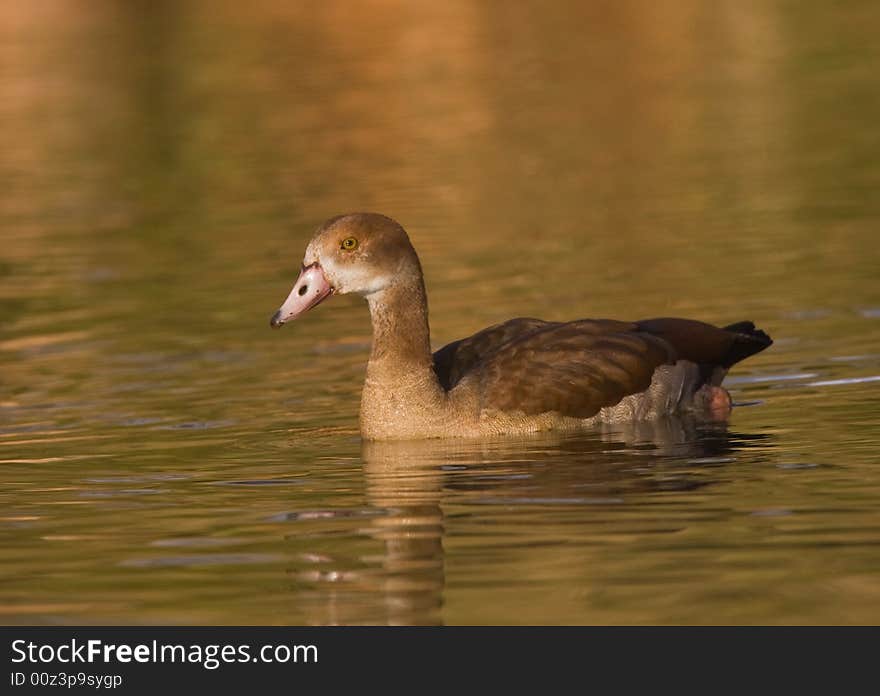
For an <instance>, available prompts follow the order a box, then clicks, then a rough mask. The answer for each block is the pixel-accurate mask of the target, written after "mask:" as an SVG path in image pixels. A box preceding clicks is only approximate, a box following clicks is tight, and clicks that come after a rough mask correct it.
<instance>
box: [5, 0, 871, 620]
mask: <svg viewBox="0 0 880 696" xmlns="http://www.w3.org/2000/svg"><path fill="white" fill-rule="evenodd" d="M878 23H880V6H878V5H877V4H876V3H873V2H869V1H867V0H864V1H858V0H853V1H850V2H844V3H820V2H790V1H788V0H768V1H767V2H744V3H743V2H732V1H722V2H717V3H711V4H706V3H703V2H697V1H696V0H693V1H691V0H682V1H680V2H675V3H662V4H657V3H649V2H638V1H636V0H626V1H624V2H620V1H619V0H614V1H613V2H612V1H610V0H609V1H599V2H590V3H582V2H566V1H564V2H558V3H553V4H552V6H548V5H547V4H546V3H540V2H535V1H532V0H528V1H526V2H517V3H504V2H494V1H493V2H472V1H468V0H451V1H450V2H444V3H426V2H415V3H407V2H398V1H396V0H373V1H369V2H357V3H348V2H333V1H327V0H322V1H321V2H311V1H306V2H296V3H288V2H280V1H278V0H274V1H273V0H253V1H252V2H248V3H240V2H232V1H215V0H211V1H210V2H209V1H207V0H205V1H203V2H197V1H191V0H187V1H174V2H172V1H171V0H162V1H154V2H125V3H120V2H111V1H109V0H107V1H105V0H89V1H88V2H86V1H85V0H54V1H53V2H48V3H35V2H34V3H30V2H6V3H2V4H0V153H2V155H0V318H2V323H0V539H2V542H0V622H3V623H227V624H230V623H232V624H234V623H290V624H300V623H307V624H313V623H319V624H323V623H346V624H347V623H454V624H460V623H465V624H468V623H551V624H558V623H722V622H726V623H731V622H732V623H835V622H841V623H877V622H878V621H880V507H878V500H880V474H878V467H880V461H878V454H877V443H878V438H880V427H878V416H880V402H878V388H880V341H878V339H880V283H878V268H880V250H878V248H880V247H878V243H877V240H878V226H880V225H878V223H880V196H878V195H877V192H878V187H880V167H878V161H880V129H878V127H877V124H878V123H880V90H878V88H877V75H878V74H880V60H878V59H880V44H878V42H877V40H876V37H877V27H878ZM351 210H377V211H380V212H384V213H386V214H388V215H391V216H393V217H395V218H397V219H399V220H400V221H401V222H402V223H403V224H404V226H405V227H407V229H408V230H409V232H410V235H411V237H412V239H413V241H414V243H415V245H416V247H417V249H418V250H419V252H420V254H421V257H422V262H423V265H424V267H425V272H426V278H427V284H428V290H429V296H430V301H431V319H432V329H433V334H432V335H433V340H434V342H435V344H436V345H437V346H440V345H443V344H444V343H446V342H448V341H450V340H454V339H456V338H459V337H461V336H464V335H467V334H469V333H472V332H473V331H475V330H478V329H480V328H482V327H484V326H486V325H488V324H490V323H494V322H497V321H500V320H503V319H506V318H509V317H511V316H528V315H533V316H541V317H544V318H547V319H571V318H576V317H614V318H621V319H636V318H643V317H649V316H658V315H659V316H668V315H679V316H688V317H693V318H698V319H703V320H706V321H712V322H717V323H728V322H733V321H738V320H742V319H753V320H755V321H756V322H757V323H758V324H759V325H760V326H761V327H762V328H764V329H766V330H767V331H768V332H769V333H771V334H772V335H773V337H774V338H775V339H776V344H775V345H774V346H773V347H772V348H771V349H770V350H769V351H767V352H765V353H763V354H761V355H760V356H757V357H755V358H752V359H750V360H749V361H747V362H746V363H744V364H742V365H740V366H739V367H737V368H736V369H735V370H734V372H733V373H732V374H731V375H730V377H729V379H728V383H727V384H728V386H729V388H730V389H731V391H732V394H733V396H734V399H735V400H736V401H737V402H739V403H741V404H743V405H742V406H741V407H739V408H737V409H736V410H735V411H734V413H733V416H732V418H731V419H730V422H729V423H728V424H722V425H715V426H707V425H699V424H695V423H689V422H680V421H676V422H668V423H667V422H664V423H659V424H654V425H651V426H642V427H638V428H633V429H629V430H626V431H622V432H619V433H605V434H598V433H585V434H582V435H578V436H567V437H564V438H563V437H558V436H552V435H546V436H541V437H535V438H529V439H525V440H524V439H507V440H498V441H486V442H470V443H468V442H433V443H430V442H429V443H409V444H398V445H392V444H385V445H382V444H372V445H370V444H362V443H361V441H360V439H359V437H358V433H357V412H358V407H359V402H358V400H359V392H360V385H361V381H362V376H363V368H364V364H365V361H366V357H367V354H368V350H369V340H370V327H369V320H368V316H367V311H366V307H365V306H364V305H363V303H362V302H361V301H358V300H357V299H355V298H349V297H343V298H336V299H334V300H333V301H332V302H330V303H328V304H326V305H324V306H322V307H321V308H320V309H319V310H316V311H315V312H313V313H311V314H310V315H309V316H308V317H306V318H305V319H304V320H302V321H301V322H297V323H296V324H293V325H291V326H289V327H286V328H285V329H284V330H283V331H281V332H271V331H270V330H269V328H268V318H269V316H270V315H271V314H272V312H274V310H275V309H276V308H277V306H278V304H279V303H280V301H281V300H282V299H283V298H284V296H285V295H286V293H287V292H288V290H289V288H290V285H291V284H292V282H293V280H294V278H295V275H296V272H297V269H298V266H299V262H300V260H301V257H302V252H303V249H304V246H305V243H306V242H307V240H308V239H309V237H310V235H311V234H312V232H313V230H314V229H315V227H316V226H317V225H318V224H319V223H320V222H321V221H323V220H324V219H325V218H327V217H329V216H331V215H335V214H338V213H341V212H346V211H351Z"/></svg>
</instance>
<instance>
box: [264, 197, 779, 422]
mask: <svg viewBox="0 0 880 696" xmlns="http://www.w3.org/2000/svg"><path fill="white" fill-rule="evenodd" d="M349 293H355V294H358V295H361V296H362V297H364V298H366V301H367V305H368V306H369V310H370V316H371V319H372V326H373V341H372V348H371V352H370V358H369V362H368V363H367V369H366V377H365V380H364V387H363V392H362V396H361V408H360V432H361V436H362V437H363V438H364V439H366V440H412V439H424V438H446V437H487V436H497V435H514V434H524V433H533V432H538V431H543V430H576V429H584V428H592V427H595V426H597V425H598V424H615V423H623V422H629V421H640V420H651V419H658V418H662V417H664V416H666V415H669V414H674V413H682V412H696V413H698V414H702V415H705V416H707V417H709V418H711V419H715V420H718V419H725V418H727V417H728V415H729V413H730V409H731V405H732V402H731V399H730V395H729V393H728V392H727V390H726V389H724V388H723V387H722V386H721V382H722V380H723V379H724V376H725V375H726V374H727V371H728V370H729V369H730V368H731V367H732V366H733V365H734V364H736V363H738V362H740V361H741V360H744V359H745V358H748V357H749V356H751V355H754V354H755V353H759V352H760V351H762V350H764V349H765V348H767V347H768V346H770V345H771V344H772V343H773V341H772V340H771V339H770V337H769V336H768V335H767V334H766V333H765V332H763V331H761V330H760V329H757V328H755V325H754V324H753V323H752V322H750V321H741V322H737V323H734V324H730V325H728V326H724V327H717V326H713V325H711V324H706V323H703V322H701V321H696V320H693V319H679V318H658V319H643V320H639V321H618V320H613V319H577V320H574V321H567V322H564V321H545V320H542V319H534V318H527V317H519V318H514V319H509V320H508V321H505V322H503V323H500V324H496V325H494V326H490V327H488V328H486V329H483V330H482V331H478V332H477V333H475V334H474V335H472V336H469V337H467V338H462V339H460V340H457V341H454V342H452V343H450V344H449V345H446V346H444V347H443V348H440V349H439V350H438V351H436V352H433V353H432V351H431V342H430V333H429V327H428V300H427V293H426V291H425V282H424V277H423V274H422V267H421V264H420V262H419V257H418V255H417V254H416V251H415V249H414V248H413V245H412V243H411V242H410V240H409V237H408V235H407V233H406V231H405V230H404V229H403V227H402V226H401V225H400V224H399V223H398V222H396V221H395V220H393V219H391V218H389V217H386V216H384V215H381V214H378V213H350V214H347V215H340V216H337V217H333V218H331V219H329V220H327V221H326V222H325V223H324V224H323V225H321V226H320V228H319V229H318V230H317V232H316V233H315V235H314V236H313V238H312V240H311V241H310V242H309V244H308V246H307V247H306V250H305V255H304V258H303V261H302V266H301V269H300V273H299V277H298V278H297V280H296V282H295V283H294V284H293V289H292V290H291V291H290V294H289V295H288V297H287V299H286V300H285V301H284V302H283V304H282V305H281V307H280V309H278V311H277V312H275V314H274V316H273V317H272V319H271V321H270V325H271V326H272V327H273V328H278V327H281V326H282V325H284V324H285V323H287V322H289V321H291V320H292V319H296V318H298V317H300V316H302V315H303V314H305V313H306V312H308V311H309V310H311V309H313V308H314V307H316V306H317V305H319V304H320V303H322V302H323V301H324V300H326V299H328V298H329V297H331V296H332V295H344V294H349Z"/></svg>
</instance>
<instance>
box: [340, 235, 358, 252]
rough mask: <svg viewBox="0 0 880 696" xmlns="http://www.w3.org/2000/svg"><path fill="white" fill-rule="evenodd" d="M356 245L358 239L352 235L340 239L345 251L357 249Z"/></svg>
mask: <svg viewBox="0 0 880 696" xmlns="http://www.w3.org/2000/svg"><path fill="white" fill-rule="evenodd" d="M357 245H358V240H356V239H355V238H354V237H347V238H346V239H343V240H342V248H343V249H345V251H354V250H355V249H357Z"/></svg>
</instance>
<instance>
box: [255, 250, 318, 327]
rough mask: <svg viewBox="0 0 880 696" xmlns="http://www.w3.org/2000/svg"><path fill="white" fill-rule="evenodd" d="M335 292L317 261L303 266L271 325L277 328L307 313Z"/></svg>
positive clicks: (270, 322)
mask: <svg viewBox="0 0 880 696" xmlns="http://www.w3.org/2000/svg"><path fill="white" fill-rule="evenodd" d="M331 294H333V288H332V287H330V283H328V282H327V279H326V278H325V277H324V271H323V270H322V269H321V266H320V265H319V264H318V262H317V261H315V262H314V263H312V264H309V265H308V266H303V267H302V270H301V271H300V272H299V278H297V279H296V282H295V283H294V284H293V290H291V291H290V294H289V295H288V296H287V299H286V300H284V304H282V305H281V309H279V310H278V311H277V312H275V315H274V316H273V317H272V319H271V320H270V321H269V326H271V327H272V328H273V329H277V328H278V327H279V326H281V325H282V324H284V323H285V322H288V321H290V320H291V319H296V318H297V317H298V316H299V315H300V314H305V313H306V312H308V311H309V310H310V309H311V308H312V307H314V306H315V305H317V304H320V303H321V302H322V301H324V300H325V299H327V298H328V297H329V296H330V295H331Z"/></svg>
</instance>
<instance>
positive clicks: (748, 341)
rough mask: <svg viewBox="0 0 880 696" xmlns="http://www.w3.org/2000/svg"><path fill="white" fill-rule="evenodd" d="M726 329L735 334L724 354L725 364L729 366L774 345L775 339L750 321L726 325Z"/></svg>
mask: <svg viewBox="0 0 880 696" xmlns="http://www.w3.org/2000/svg"><path fill="white" fill-rule="evenodd" d="M724 330H725V331H728V332H730V333H732V334H733V335H734V336H733V343H732V344H731V345H730V349H729V350H728V351H727V355H725V356H724V362H723V365H724V367H727V368H729V367H730V366H731V365H735V364H736V363H738V362H739V361H740V360H745V359H746V358H747V357H749V356H750V355H754V354H755V353H760V352H761V351H762V350H764V349H765V348H769V347H770V346H772V345H773V339H772V338H770V336H768V335H767V334H766V333H765V332H763V331H761V329H756V328H755V325H754V324H753V323H752V322H750V321H738V322H737V323H736V324H731V325H730V326H725V327H724Z"/></svg>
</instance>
